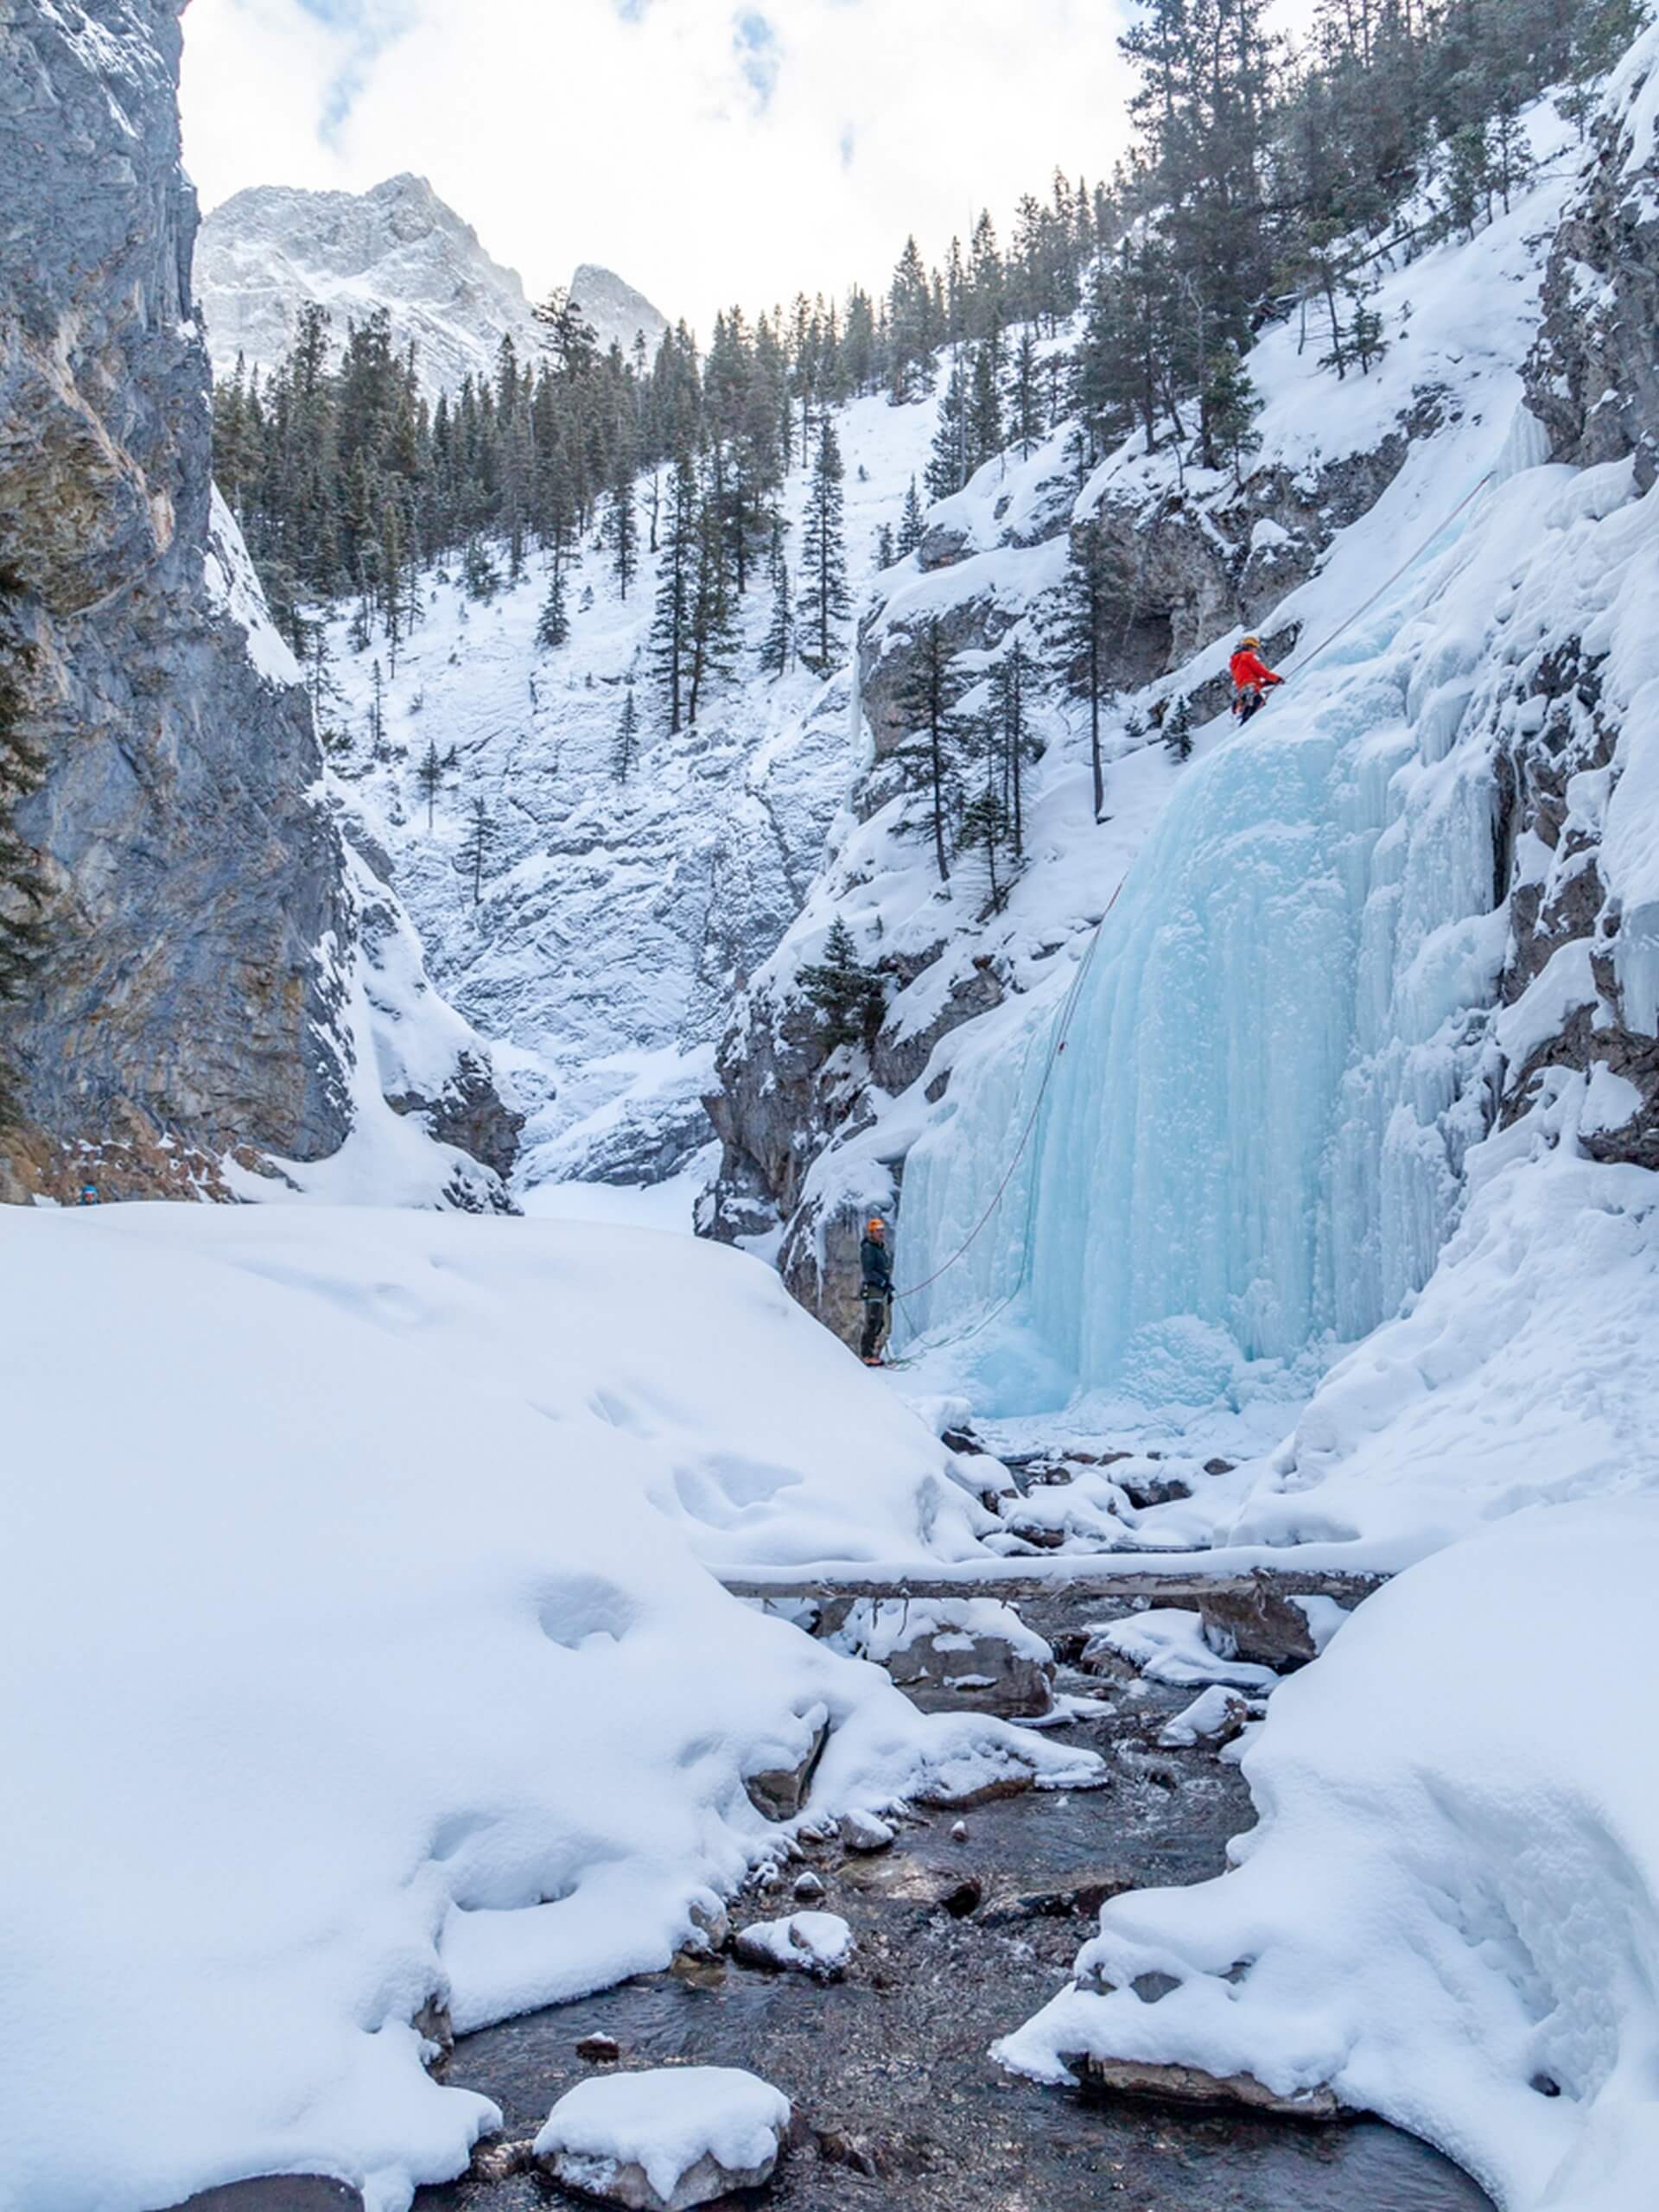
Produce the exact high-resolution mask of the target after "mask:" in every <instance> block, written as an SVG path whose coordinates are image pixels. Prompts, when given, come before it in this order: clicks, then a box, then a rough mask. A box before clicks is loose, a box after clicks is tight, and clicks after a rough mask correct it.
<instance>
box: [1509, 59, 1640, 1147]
mask: <svg viewBox="0 0 1659 2212" xmlns="http://www.w3.org/2000/svg"><path fill="white" fill-rule="evenodd" d="M1656 98H1659V35H1656V34H1655V33H1654V32H1651V31H1649V33H1647V34H1645V35H1643V38H1642V39H1641V40H1639V41H1637V45H1636V47H1635V48H1633V49H1632V51H1631V53H1630V56H1629V57H1628V58H1627V60H1626V61H1625V63H1624V66H1623V67H1622V68H1621V69H1620V70H1619V72H1618V73H1617V75H1616V77H1615V79H1614V80H1613V83H1612V85H1611V87H1610V89H1609V93H1608V97H1607V100H1606V103H1605V108H1604V111H1603V114H1602V117H1601V119H1600V120H1599V123H1598V124H1597V125H1596V128H1595V131H1594V136H1593V147H1592V156H1591V158H1590V160H1589V162H1588V163H1587V166H1586V170H1585V174H1584V177H1583V180H1582V182H1581V185H1580V189H1579V191H1578V193H1577V195H1576V197H1575V199H1574V200H1573V203H1572V204H1571V205H1570V207H1568V209H1567V214H1566V216H1565V219H1563V221H1562V223H1561V225H1560V228H1559V230H1558V231H1557V232H1556V234H1555V238H1554V243H1553V245H1552V247H1551V251H1550V257H1549V264H1548V270H1547V272H1546V276H1545V281H1544V294H1543V302H1544V315H1543V320H1542V322H1541V327H1540V330H1539V334H1538V340H1537V343H1536V345H1535V347H1534V349H1533V352H1532V354H1531V356H1530V358H1529V361H1528V363H1527V400H1528V404H1529V408H1530V410H1531V411H1532V413H1533V414H1534V415H1535V416H1536V417H1537V418H1538V420H1539V421H1540V423H1541V424H1542V425H1543V426H1544V429H1545V431H1546V433H1547V435H1548V442H1549V448H1550V457H1551V458H1552V459H1554V460H1557V461H1568V462H1571V463H1573V465H1574V466H1576V467H1580V468H1585V469H1591V470H1595V471H1598V472H1599V474H1598V476H1597V478H1596V479H1595V480H1594V481H1595V483H1596V485H1597V486H1598V488H1597V489H1596V490H1595V491H1594V492H1593V493H1592V496H1591V498H1590V500H1589V502H1588V505H1587V506H1586V513H1587V515H1589V516H1590V517H1592V518H1604V517H1605V523H1604V530H1603V531H1602V532H1599V533H1598V535H1602V534H1605V533H1609V532H1613V531H1618V530H1619V528H1620V526H1621V510H1624V512H1626V513H1635V514H1640V513H1642V512H1643V511H1644V510H1645V511H1646V512H1647V513H1648V514H1649V515H1652V513H1653V511H1654V508H1655V503H1656V492H1655V486H1656V484H1659V361H1656V356H1655V351H1654V330H1655V327H1656V320H1659V139H1656V129H1655V124H1656V106H1655V102H1656ZM1632 492H1634V493H1637V494H1642V495H1645V497H1644V498H1643V499H1642V502H1641V505H1640V506H1639V507H1635V508H1626V507H1625V502H1626V500H1627V499H1629V496H1630V493H1632ZM1651 526H1652V524H1649V527H1651ZM1586 550H1587V551H1588V552H1589V553H1590V555H1591V556H1592V557H1591V558H1590V559H1585V558H1584V557H1583V556H1580V564H1581V565H1580V575H1578V576H1577V577H1575V579H1574V581H1575V582H1577V583H1578V584H1579V586H1580V590H1579V592H1578V594H1576V598H1577V601H1578V602H1579V603H1577V604H1575V603H1574V595H1573V594H1569V593H1568V592H1567V590H1565V589H1563V590H1562V592H1561V593H1560V603H1561V607H1562V614H1563V619H1562V620H1561V621H1560V623H1559V624H1557V625H1556V626H1555V628H1554V634H1553V635H1551V636H1549V637H1548V639H1547V640H1546V645H1545V650H1544V651H1543V652H1541V655H1539V656H1538V657H1536V658H1535V659H1533V660H1529V661H1527V662H1525V663H1523V664H1522V671H1521V675H1520V677H1519V679H1518V680H1517V685H1516V692H1517V700H1518V706H1519V711H1517V713H1516V715H1515V717H1514V719H1513V721H1511V723H1510V727H1509V728H1508V730H1507V732H1506V734H1505V735H1504V738H1503V741H1502V742H1501V743H1500V746H1499V748H1498V753H1497V776H1498V784H1499V791H1500V804H1501V829H1502V840H1501V845H1500V862H1499V865H1500V870H1501V872H1503V874H1505V875H1506V877H1507V878H1508V879H1509V880H1512V882H1513V890H1512V893H1511V897H1510V925H1511V926H1510V944H1509V950H1508V954H1507V957H1506V960H1505V963H1504V969H1503V983H1502V996H1503V1005H1504V1007H1505V1008H1506V1009H1520V1008H1521V1004H1522V1001H1523V1000H1526V999H1528V998H1529V995H1530V996H1531V997H1532V998H1533V999H1534V1000H1538V999H1541V998H1543V997H1544V996H1545V995H1546V994H1551V993H1553V995H1554V998H1555V999H1556V1000H1557V1001H1559V1004H1558V1007H1557V1009H1556V1014H1555V1018H1554V1019H1553V1020H1543V1021H1541V1022H1523V1021H1522V1020H1521V1019H1519V1018H1518V1017H1517V1018H1516V1020H1515V1027H1516V1030H1517V1032H1518V1043H1517V1046H1516V1050H1515V1051H1514V1052H1512V1053H1511V1054H1510V1056H1509V1058H1508V1061H1507V1064H1506V1065H1505V1067H1504V1071H1503V1082H1502V1086H1501V1101H1500V1107H1499V1114H1500V1119H1501V1120H1502V1121H1503V1122H1514V1121H1516V1120H1517V1119H1519V1118H1520V1116H1522V1115H1523V1114H1524V1113H1525V1112H1526V1111H1527V1110H1528V1109H1529V1107H1530V1106H1531V1105H1532V1104H1534V1103H1535V1102H1536V1100H1537V1099H1538V1098H1539V1096H1541V1093H1542V1092H1543V1090H1545V1089H1546V1088H1547V1086H1548V1084H1549V1081H1550V1078H1551V1074H1552V1071H1557V1070H1561V1071H1595V1070H1598V1069H1605V1071H1607V1072H1608V1073H1609V1074H1611V1076H1613V1077H1617V1078H1618V1079H1619V1080H1620V1082H1621V1083H1622V1084H1625V1085H1628V1086H1629V1089H1628V1090H1623V1091H1620V1092H1619V1093H1618V1094H1617V1097H1618V1103H1617V1106H1616V1108H1615V1109H1612V1110H1611V1111H1610V1112H1609V1113H1607V1114H1605V1115H1604V1116H1601V1117H1600V1122H1601V1124H1602V1125H1592V1126H1587V1127H1586V1128H1585V1129H1584V1130H1583V1131H1582V1133H1581V1141H1582V1142H1583V1143H1584V1145H1585V1147H1586V1150H1587V1151H1589V1152H1590V1153H1591V1154H1592V1156H1593V1157H1594V1158H1597V1159H1599V1160H1630V1161H1633V1162H1634V1163H1635V1164H1636V1165H1637V1166H1643V1167H1649V1168H1655V1167H1659V1035H1656V1034H1655V1033H1654V1032H1655V1029H1656V1016H1659V1007H1655V1006H1654V1004H1652V1003H1651V994H1650V993H1649V992H1648V990H1647V989H1646V988H1645V977H1644V976H1643V966H1644V954H1645V952H1646V950H1647V945H1648V944H1649V941H1650V940H1651V938H1652V936H1653V932H1654V916H1653V914H1652V912H1651V911H1650V910H1649V909H1648V907H1647V906H1646V905H1645V902H1644V901H1643V898H1642V896H1641V893H1642V889H1643V886H1642V885H1641V883H1640V881H1639V877H1638V875H1637V871H1636V870H1634V869H1633V868H1632V867H1631V865H1630V861H1631V853H1630V846H1631V843H1632V840H1631V839H1630V836H1629V833H1628V830H1627V829H1625V830H1624V831H1623V832H1622V833H1621V829H1620V825H1619V824H1618V822H1617V820H1616V813H1617V811H1618V810H1623V809H1624V808H1626V807H1630V806H1633V805H1634V804H1636V803H1637V801H1638V799H1639V793H1638V792H1637V790H1636V789H1635V785H1637V784H1639V782H1640V781H1641V777H1640V771H1639V766H1637V764H1638V761H1639V755H1638V752H1637V743H1638V741H1640V740H1641V739H1642V738H1643V735H1644V733H1643V730H1642V729H1640V728H1632V727H1630V723H1631V719H1632V716H1633V715H1637V716H1642V717H1645V715H1646V714H1647V713H1648V712H1649V707H1648V706H1647V705H1646V704H1645V703H1643V702H1639V701H1638V699H1637V696H1634V695H1633V690H1632V673H1633V672H1634V673H1635V674H1636V675H1637V676H1638V677H1639V675H1640V672H1641V670H1640V664H1639V662H1638V663H1635V664H1633V663H1632V660H1631V657H1630V646H1629V641H1628V634H1627V632H1626V631H1625V628H1624V619H1623V618H1624V607H1623V606H1622V604H1621V602H1628V601H1630V599H1632V598H1634V599H1635V600H1636V601H1637V607H1638V612H1637V621H1638V622H1639V621H1640V620H1641V619H1642V618H1641V614H1640V612H1639V607H1640V602H1641V601H1642V600H1643V598H1644V597H1645V596H1646V594H1643V592H1642V591H1641V588H1640V582H1639V579H1637V578H1634V577H1632V578H1630V580H1629V581H1628V582H1627V583H1626V584H1625V586H1624V589H1623V590H1622V591H1621V590H1619V589H1618V588H1617V587H1616V586H1615V584H1614V582H1613V579H1614V578H1615V577H1616V576H1617V575H1618V570H1617V569H1610V570H1609V571H1608V573H1607V574H1605V575H1602V574H1599V573H1598V570H1597V566H1596V565H1595V564H1594V554H1595V551H1596V548H1595V545H1594V541H1593V539H1592V541H1591V543H1590V545H1589V547H1588V548H1587V549H1586ZM1632 766H1637V775H1636V776H1635V777H1634V778H1633V779H1632V789H1631V790H1630V791H1627V792H1624V793H1623V794H1621V791H1620V786H1621V785H1622V783H1623V782H1624V779H1625V777H1626V776H1627V775H1629V774H1630V772H1631V769H1632ZM1610 840H1611V846H1612V849H1611V851H1610V850H1609V849H1608V847H1609V842H1610ZM1564 979H1565V980H1564ZM1574 979H1576V980H1574ZM1596 1120H1597V1117H1595V1116H1592V1123H1595V1122H1596Z"/></svg>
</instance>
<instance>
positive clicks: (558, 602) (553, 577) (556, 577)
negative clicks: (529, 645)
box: [536, 560, 570, 652]
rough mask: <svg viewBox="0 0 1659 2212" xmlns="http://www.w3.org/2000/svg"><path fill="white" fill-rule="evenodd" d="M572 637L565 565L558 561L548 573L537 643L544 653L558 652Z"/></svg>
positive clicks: (537, 629) (537, 627) (537, 626)
mask: <svg viewBox="0 0 1659 2212" xmlns="http://www.w3.org/2000/svg"><path fill="white" fill-rule="evenodd" d="M569 637H570V610H569V606H568V605H567V604H566V597H565V584H564V563H563V561H558V560H556V561H555V562H554V563H553V566H552V568H551V569H550V570H549V571H548V578H547V597H546V598H545V599H544V600H543V601H542V612H541V615H540V617H539V619H538V620H537V624H536V642H537V645H540V646H541V647H542V649H543V652H557V651H558V649H559V647H560V646H561V645H565V644H568V643H569Z"/></svg>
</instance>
